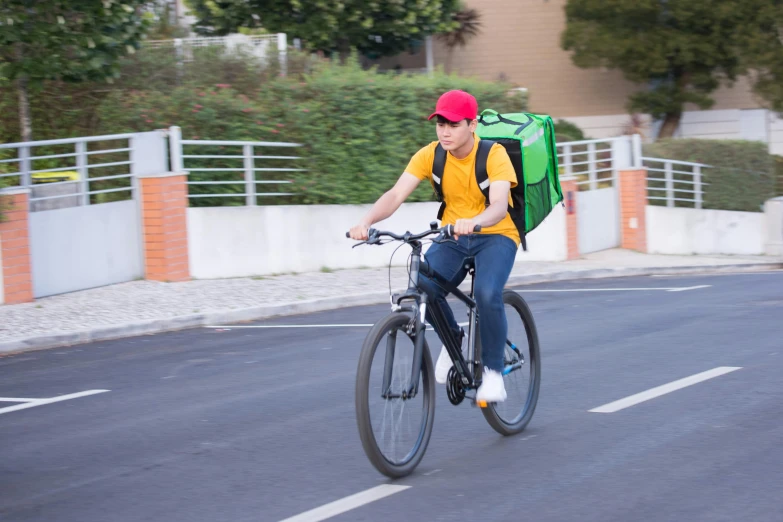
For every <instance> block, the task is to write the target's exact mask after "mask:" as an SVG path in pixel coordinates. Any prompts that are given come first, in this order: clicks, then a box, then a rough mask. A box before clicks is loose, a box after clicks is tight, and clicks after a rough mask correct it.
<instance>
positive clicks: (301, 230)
mask: <svg viewBox="0 0 783 522" xmlns="http://www.w3.org/2000/svg"><path fill="white" fill-rule="evenodd" d="M369 208H370V206H369V205H301V206H299V205H296V206H268V207H210V208H189V209H188V244H189V250H190V270H191V275H192V276H193V277H195V278H201V279H210V278H222V277H246V276H252V275H264V274H279V273H288V272H313V271H318V270H320V269H321V268H323V267H327V268H330V269H337V268H359V267H383V266H387V265H388V264H389V258H390V256H391V254H392V252H393V251H394V249H395V248H397V247H398V246H399V245H400V244H399V243H391V244H388V245H384V246H361V247H357V248H355V249H352V248H351V247H352V245H353V244H354V243H355V242H353V241H351V240H350V239H347V238H346V237H345V232H347V231H348V229H349V228H350V227H351V226H353V225H355V224H356V223H357V222H358V221H359V220H360V219H361V217H362V216H364V214H365V213H366V212H367V210H368V209H369ZM437 211H438V203H406V204H404V205H403V206H402V207H400V209H399V210H398V211H397V212H396V213H395V215H393V216H392V217H391V218H389V219H387V220H386V221H383V222H381V223H378V224H376V225H375V228H379V229H383V230H391V231H395V232H399V233H402V232H405V231H406V230H409V231H411V232H421V231H423V230H426V229H427V227H428V226H429V223H430V221H433V220H434V219H435V216H436V215H437ZM565 227H566V225H565V213H564V212H563V209H562V208H561V207H558V209H557V210H556V211H555V212H553V213H552V214H551V215H550V216H549V217H548V218H547V220H546V221H545V222H544V223H542V224H541V225H540V226H539V227H538V228H537V229H536V230H534V231H533V233H531V234H530V236H529V237H528V250H529V251H528V252H523V251H522V250H521V249H520V250H519V253H518V254H517V262H524V261H525V260H562V259H565V258H566V248H567V244H566V237H565V230H566V228H565ZM409 253H410V248H408V247H402V248H400V249H399V250H398V251H397V253H396V254H395V256H394V259H393V264H394V265H396V266H402V265H404V264H405V263H406V261H407V257H408V254H409Z"/></svg>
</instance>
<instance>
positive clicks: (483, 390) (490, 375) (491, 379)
mask: <svg viewBox="0 0 783 522" xmlns="http://www.w3.org/2000/svg"><path fill="white" fill-rule="evenodd" d="M505 400H506V387H505V385H504V384H503V376H502V375H501V374H500V372H496V371H495V370H490V369H489V368H487V367H484V375H483V376H482V377H481V386H479V389H478V391H476V402H478V401H486V402H503V401H505Z"/></svg>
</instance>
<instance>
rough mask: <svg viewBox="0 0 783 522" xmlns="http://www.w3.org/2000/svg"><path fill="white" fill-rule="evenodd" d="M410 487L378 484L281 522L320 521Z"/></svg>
mask: <svg viewBox="0 0 783 522" xmlns="http://www.w3.org/2000/svg"><path fill="white" fill-rule="evenodd" d="M408 488H410V486H394V485H391V484H383V485H381V486H376V487H374V488H370V489H367V490H365V491H362V492H361V493H356V494H355V495H351V496H350V497H345V498H342V499H340V500H335V501H334V502H330V503H329V504H324V505H323V506H321V507H319V508H315V509H311V510H310V511H306V512H304V513H301V514H299V515H296V516H294V517H291V518H286V519H285V520H282V521H281V522H319V521H320V520H326V519H327V518H332V517H335V516H337V515H340V514H342V513H345V512H346V511H350V510H352V509H356V508H358V507H361V506H363V505H365V504H369V503H370V502H375V501H376V500H380V499H382V498H385V497H388V496H389V495H394V494H395V493H399V492H400V491H405V490H406V489H408Z"/></svg>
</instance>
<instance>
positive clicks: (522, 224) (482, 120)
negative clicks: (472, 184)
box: [432, 109, 563, 250]
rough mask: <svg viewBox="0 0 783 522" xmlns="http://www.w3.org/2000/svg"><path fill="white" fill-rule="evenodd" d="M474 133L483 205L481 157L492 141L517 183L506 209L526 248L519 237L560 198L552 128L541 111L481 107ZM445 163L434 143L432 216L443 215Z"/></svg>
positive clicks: (486, 193)
mask: <svg viewBox="0 0 783 522" xmlns="http://www.w3.org/2000/svg"><path fill="white" fill-rule="evenodd" d="M476 134H477V135H478V136H479V137H480V138H481V141H480V142H479V149H478V152H477V155H476V181H477V182H478V186H479V188H481V191H482V192H483V193H484V196H485V197H486V199H487V205H489V177H488V175H487V157H488V156H489V150H490V149H491V148H492V145H493V143H499V144H501V145H502V146H503V147H504V148H505V149H506V152H508V156H509V158H511V163H512V164H513V165H514V170H515V171H516V174H517V186H516V187H514V188H512V189H511V201H512V202H513V208H512V207H509V209H508V212H509V214H511V219H512V221H513V222H514V224H515V225H516V227H517V230H518V231H519V237H520V238H521V239H522V248H523V249H524V250H527V241H526V240H525V236H526V235H527V234H528V233H530V232H531V231H532V230H534V229H535V228H536V227H537V226H538V225H540V224H541V222H542V221H544V218H546V217H547V216H548V215H549V213H550V212H552V210H553V209H554V208H555V205H557V204H558V203H560V202H562V201H563V192H562V189H561V188H560V178H559V176H558V166H557V148H556V144H555V126H554V122H553V121H552V118H551V117H550V116H547V115H541V114H529V113H514V114H498V113H497V112H496V111H493V110H491V109H486V110H484V111H483V112H482V113H481V116H480V117H479V122H478V127H477V128H476ZM445 164H446V151H445V150H443V148H442V147H441V146H440V144H438V146H437V147H436V149H435V160H434V162H433V167H432V174H433V176H432V179H433V187H434V189H435V195H436V198H437V200H438V201H440V202H441V207H440V211H439V212H438V219H440V218H441V217H442V216H443V211H444V209H445V206H446V204H445V202H444V201H443V190H442V187H441V180H442V178H443V169H444V167H445Z"/></svg>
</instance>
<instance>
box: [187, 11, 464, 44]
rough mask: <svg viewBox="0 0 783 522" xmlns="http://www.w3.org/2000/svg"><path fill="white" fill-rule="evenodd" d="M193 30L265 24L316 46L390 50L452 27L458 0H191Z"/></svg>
mask: <svg viewBox="0 0 783 522" xmlns="http://www.w3.org/2000/svg"><path fill="white" fill-rule="evenodd" d="M188 6H189V7H190V9H191V13H192V14H194V15H195V16H196V17H197V18H198V22H196V24H195V31H196V32H198V33H200V34H204V35H224V34H228V33H231V32H233V31H236V30H237V29H238V28H240V27H246V28H256V27H263V28H264V29H266V30H267V31H269V32H272V33H286V34H288V35H289V37H292V38H300V39H301V40H302V42H303V43H304V45H305V47H307V48H309V49H310V50H313V51H324V52H333V51H339V52H342V53H346V52H348V51H349V50H350V49H351V48H352V47H353V48H356V49H357V50H358V51H359V52H362V53H373V54H375V55H379V56H380V55H392V54H396V53H399V52H401V51H404V50H407V49H408V48H409V47H410V45H411V43H412V42H413V41H415V40H423V39H424V37H426V36H428V35H431V34H435V33H439V32H442V31H448V30H450V29H452V28H453V27H454V25H455V24H454V22H453V21H452V18H451V17H452V13H454V12H455V11H456V10H457V6H458V1H457V0H188Z"/></svg>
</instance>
